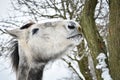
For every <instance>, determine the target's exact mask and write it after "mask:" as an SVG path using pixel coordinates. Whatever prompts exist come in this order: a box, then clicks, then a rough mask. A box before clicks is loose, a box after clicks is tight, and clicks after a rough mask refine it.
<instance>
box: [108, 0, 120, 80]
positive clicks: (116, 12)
mask: <svg viewBox="0 0 120 80" xmlns="http://www.w3.org/2000/svg"><path fill="white" fill-rule="evenodd" d="M108 48H109V56H110V58H109V65H110V73H111V76H112V78H113V80H120V0H110V23H109V34H108Z"/></svg>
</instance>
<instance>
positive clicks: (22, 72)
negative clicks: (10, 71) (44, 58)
mask: <svg viewBox="0 0 120 80" xmlns="http://www.w3.org/2000/svg"><path fill="white" fill-rule="evenodd" d="M25 52H26V51H24V50H22V49H21V51H20V53H19V58H20V59H19V65H18V70H17V80H42V76H43V70H44V67H45V65H46V62H40V61H39V62H37V61H34V60H31V59H30V60H29V57H28V56H27V55H26V53H25ZM29 54H31V53H29Z"/></svg>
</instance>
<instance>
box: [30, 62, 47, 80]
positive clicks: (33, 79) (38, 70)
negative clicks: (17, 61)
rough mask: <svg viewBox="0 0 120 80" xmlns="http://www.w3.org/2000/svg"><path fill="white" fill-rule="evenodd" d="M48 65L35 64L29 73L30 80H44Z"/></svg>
mask: <svg viewBox="0 0 120 80" xmlns="http://www.w3.org/2000/svg"><path fill="white" fill-rule="evenodd" d="M45 64H46V63H34V64H32V67H31V69H30V71H29V73H28V80H42V76H43V71H44V67H45Z"/></svg>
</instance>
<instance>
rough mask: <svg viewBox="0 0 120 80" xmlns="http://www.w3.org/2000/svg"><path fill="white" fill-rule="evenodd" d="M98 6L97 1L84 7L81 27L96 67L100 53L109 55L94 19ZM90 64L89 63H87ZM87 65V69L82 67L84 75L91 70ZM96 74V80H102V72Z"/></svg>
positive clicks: (88, 2) (87, 79) (91, 0)
mask: <svg viewBox="0 0 120 80" xmlns="http://www.w3.org/2000/svg"><path fill="white" fill-rule="evenodd" d="M96 4H97V0H87V1H86V4H85V6H84V9H83V12H82V17H81V26H82V28H83V33H84V36H85V38H86V40H87V42H88V47H89V49H90V52H91V55H92V58H93V61H94V67H96V65H97V60H96V58H97V56H98V55H99V53H105V54H106V53H107V52H106V47H105V44H104V42H103V39H102V37H101V36H100V34H99V33H98V30H97V27H96V24H95V19H94V12H95V7H96ZM83 63H86V60H84V62H82V63H79V64H80V65H84V64H83ZM87 64H88V63H87ZM87 64H86V67H82V66H80V67H82V69H84V71H83V70H82V73H85V72H86V73H89V72H88V71H89V70H86V68H87V67H88V65H87ZM95 73H96V76H97V79H94V80H102V78H101V71H100V70H97V69H95ZM87 77H88V76H86V75H85V78H86V80H91V78H87Z"/></svg>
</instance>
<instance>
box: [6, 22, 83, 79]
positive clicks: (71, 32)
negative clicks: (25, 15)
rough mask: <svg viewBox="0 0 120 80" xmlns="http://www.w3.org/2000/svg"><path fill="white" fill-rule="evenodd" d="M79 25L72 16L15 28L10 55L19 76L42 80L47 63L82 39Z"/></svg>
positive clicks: (12, 33)
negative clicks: (71, 18)
mask: <svg viewBox="0 0 120 80" xmlns="http://www.w3.org/2000/svg"><path fill="white" fill-rule="evenodd" d="M79 28H80V25H79V24H78V23H77V22H75V21H72V20H60V21H51V22H45V23H28V24H26V25H24V26H22V27H20V28H17V29H14V30H6V32H7V33H9V34H10V35H11V36H13V38H14V39H13V41H12V42H11V43H12V44H11V45H12V49H11V50H12V52H11V59H12V64H13V68H14V70H15V72H16V78H17V80H42V75H43V70H44V67H45V65H46V64H47V63H48V62H49V61H51V60H55V59H57V58H59V57H60V56H61V55H62V54H65V53H67V51H69V50H71V49H73V48H74V47H75V46H76V45H78V44H79V43H80V42H81V40H82V33H81V32H80V31H79V30H80V29H79Z"/></svg>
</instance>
